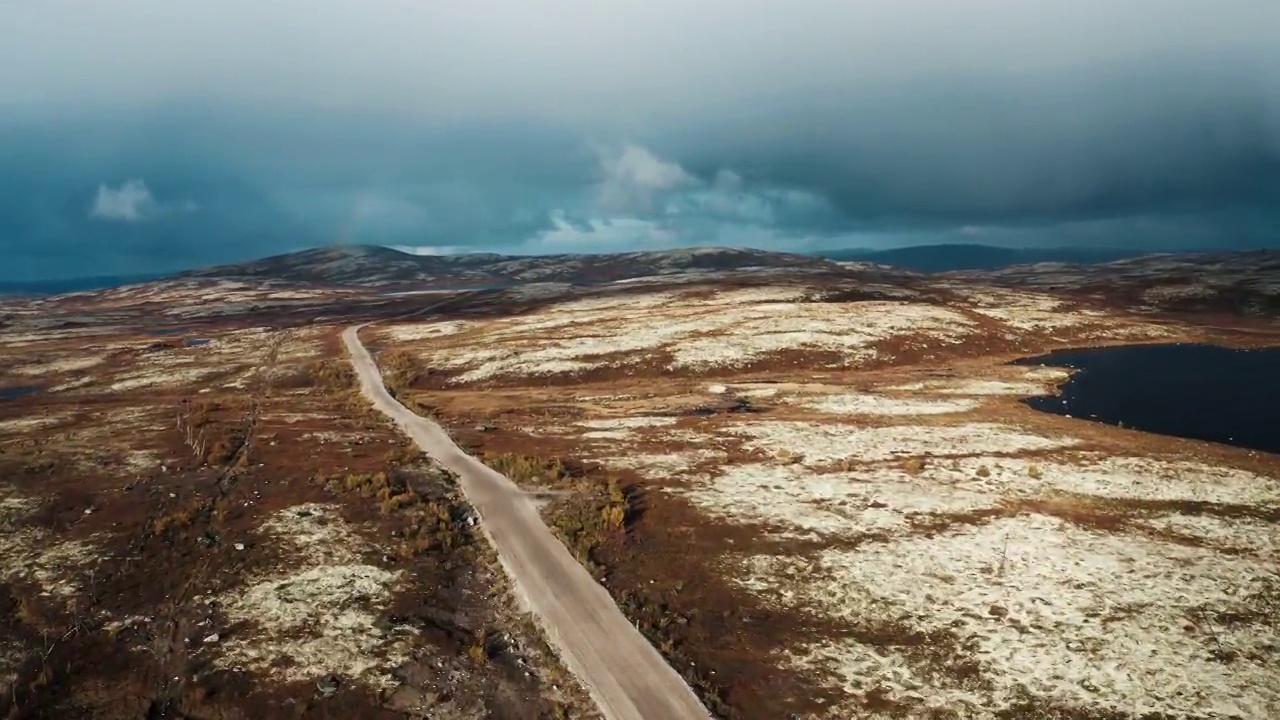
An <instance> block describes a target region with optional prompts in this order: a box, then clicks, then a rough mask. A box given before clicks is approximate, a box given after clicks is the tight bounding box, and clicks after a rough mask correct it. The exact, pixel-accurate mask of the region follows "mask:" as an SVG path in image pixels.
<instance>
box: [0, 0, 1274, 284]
mask: <svg viewBox="0 0 1280 720" xmlns="http://www.w3.org/2000/svg"><path fill="white" fill-rule="evenodd" d="M1276 28H1280V2H1276V0H1125V2H1116V1H1115V0H965V1H964V2H959V1H958V0H859V1H858V2H851V1H850V0H770V1H765V0H612V1H611V2H600V1H599V0H429V1H426V0H308V1H307V2H303V1H302V0H274V1H273V2H270V3H260V2H248V0H219V1H218V2H212V1H210V0H190V1H189V2H173V1H172V0H113V2H109V3H105V2H99V1H97V0H0V279H9V280H15V279H16V280H24V279H41V278H53V277H72V276H84V275H103V274H132V273H150V272H168V271H173V270H179V269H184V268H188V267H194V266H201V265H208V264H213V263H222V262H234V261H240V260H247V259H251V258H256V257H262V256H266V255H271V254H278V253H283V252H289V251H293V250H298V249H303V248H307V247H315V246H320V245H327V244H336V243H369V244H379V245H388V246H393V247H401V248H406V249H410V250H411V251H413V252H419V253H423V254H432V253H454V252H470V251H494V252H507V253H518V254H543V253H555V252H582V251H589V252H609V251H625V250H635V249H662V248H669V247H678V246H690V245H736V246H752V247H762V248H770V249H780V250H790V251H812V250H819V249H832V248H844V247H869V248H881V247H896V246H904V245H913V244H925V243H938V242H978V243H987V244H998V245H1013V246H1019V245H1021V246H1052V245H1080V246H1084V245H1088V246H1113V247H1138V248H1151V249H1153V250H1176V249H1188V248H1207V247H1222V248H1245V247H1271V246H1280V43H1278V42H1276V41H1275V33H1276Z"/></svg>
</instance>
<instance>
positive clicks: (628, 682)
mask: <svg viewBox="0 0 1280 720" xmlns="http://www.w3.org/2000/svg"><path fill="white" fill-rule="evenodd" d="M362 327H364V326H363V325H357V326H354V327H350V328H347V329H346V330H345V331H344V332H343V334H342V340H343V342H344V343H345V344H346V347H347V352H348V353H349V354H350V355H351V363H352V365H353V366H354V367H355V370H356V374H357V375H358V376H359V378H360V390H361V392H363V393H364V395H365V397H367V398H368V399H369V400H370V401H371V402H372V403H373V406H374V407H375V408H377V409H378V410H379V411H380V412H382V413H383V414H385V415H387V416H388V417H390V418H391V419H392V420H394V421H395V423H396V424H397V425H399V426H400V428H401V429H402V430H403V431H404V432H405V434H406V435H408V436H409V437H410V438H411V439H412V440H413V441H414V442H415V443H416V444H417V445H418V447H419V448H421V449H422V450H423V451H424V452H426V453H427V454H428V455H430V456H431V457H433V458H435V460H436V461H437V462H439V463H440V464H441V465H443V466H445V467H446V468H448V469H449V470H451V471H453V472H454V473H456V474H457V476H458V481H459V484H460V485H461V486H462V491H463V493H464V494H465V495H466V498H467V500H468V501H469V502H470V503H471V505H472V507H474V508H475V510H476V512H477V513H479V515H480V519H481V523H480V527H481V528H482V529H483V530H484V532H485V534H486V536H487V537H488V538H489V541H490V542H491V543H492V544H493V547H494V548H495V549H496V550H497V552H498V558H499V560H500V561H501V563H502V567H503V569H504V570H505V571H506V573H507V575H508V576H509V577H510V578H511V580H512V584H513V585H514V586H515V588H516V592H518V593H520V595H521V599H522V600H523V601H524V603H525V605H526V607H528V609H529V610H530V611H532V612H533V615H534V617H535V618H536V619H537V621H538V623H539V625H541V627H542V630H543V632H544V633H546V635H547V639H548V640H549V641H550V642H551V644H552V646H553V647H554V648H555V650H556V652H557V653H558V654H559V656H560V659H561V661H562V662H563V663H564V664H565V666H566V667H567V668H568V669H569V671H570V672H571V673H573V674H574V676H576V677H577V678H578V680H579V681H581V682H582V684H583V686H585V687H586V688H587V691H588V692H589V693H590V694H591V698H592V699H593V700H594V701H595V703H596V706H597V707H598V708H599V709H600V712H601V713H602V714H603V715H604V717H605V718H607V720H686V719H690V718H708V717H710V713H708V712H707V710H706V708H704V707H703V705H702V703H701V702H700V701H699V700H698V697H697V696H696V695H694V693H693V691H692V690H691V689H690V688H689V686H688V685H687V684H686V683H685V681H684V679H683V678H681V677H680V675H679V674H678V673H677V672H676V671H675V670H673V669H672V668H671V666H670V665H668V664H667V663H666V661H665V660H664V659H663V657H662V655H661V654H659V653H658V651H657V650H655V649H654V647H653V646H652V645H650V644H649V642H648V640H646V639H645V637H644V636H643V635H641V634H640V631H639V630H637V629H636V628H635V627H634V626H633V625H632V624H631V622H630V621H628V620H627V618H626V616H624V615H623V614H622V611H621V610H619V609H618V606H617V605H616V604H615V603H614V602H613V598H612V597H610V596H609V593H608V592H607V591H606V590H605V589H604V588H603V587H602V586H600V584H598V583H597V582H596V581H595V579H593V578H592V577H591V574H590V573H588V572H587V571H586V569H585V568H583V567H582V566H581V565H580V564H578V561H577V560H576V559H574V557H573V556H572V555H571V554H569V551H568V550H567V549H566V548H565V546H564V545H563V544H562V543H561V542H560V540H559V539H557V538H556V536H555V535H553V534H552V533H551V530H550V529H548V528H547V526H546V525H545V524H544V523H543V522H542V518H541V517H540V516H539V515H538V511H537V509H536V508H535V507H534V506H533V503H532V502H530V500H529V498H528V496H526V494H525V493H524V492H523V491H521V490H520V488H519V487H517V486H516V484H515V483H514V482H512V481H511V480H510V479H509V478H507V477H505V476H503V475H502V474H501V473H498V472H496V471H495V470H493V469H491V468H489V467H487V466H485V465H484V464H483V463H481V462H480V461H479V460H476V459H475V458H474V457H471V456H470V455H468V454H466V453H464V452H462V450H460V449H459V448H458V446H457V445H456V444H454V442H453V440H451V439H450V438H449V436H448V434H446V433H445V432H444V430H442V429H441V428H440V426H439V425H437V424H435V423H434V422H431V421H430V420H427V419H425V418H423V417H420V416H418V415H415V414H414V413H412V412H410V411H409V409H408V408H406V407H405V406H404V405H401V404H400V403H399V402H397V401H396V400H395V399H394V398H392V397H391V395H390V393H388V392H387V390H386V387H384V386H383V384H382V375H381V373H379V371H378V367H377V365H376V364H375V363H374V361H373V358H372V357H371V356H370V355H369V351H368V350H367V349H366V348H365V347H364V345H363V344H362V343H361V341H360V334H359V333H360V329H361V328H362Z"/></svg>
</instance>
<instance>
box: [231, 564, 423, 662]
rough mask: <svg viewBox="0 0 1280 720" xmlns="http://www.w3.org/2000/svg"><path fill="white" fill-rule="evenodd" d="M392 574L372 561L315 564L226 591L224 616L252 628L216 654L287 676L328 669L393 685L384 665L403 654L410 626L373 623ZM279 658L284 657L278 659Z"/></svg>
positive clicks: (386, 596)
mask: <svg viewBox="0 0 1280 720" xmlns="http://www.w3.org/2000/svg"><path fill="white" fill-rule="evenodd" d="M400 575H401V573H399V572H388V571H386V570H382V569H380V568H377V567H374V566H372V565H321V566H317V567H310V568H305V569H301V570H299V571H297V572H293V573H288V574H286V575H284V576H281V577H275V578H272V579H269V580H263V581H261V582H258V583H255V584H253V585H251V586H250V587H249V588H248V589H247V590H243V591H241V592H237V593H233V594H232V595H230V596H229V597H227V598H225V600H224V602H225V603H226V605H225V612H226V614H227V617H228V618H229V619H230V620H232V621H233V622H247V623H250V624H251V625H252V626H253V628H254V630H253V631H251V634H250V636H249V637H247V638H233V639H232V640H231V641H230V642H228V643H226V644H225V645H224V646H223V655H222V657H221V660H220V662H221V664H222V665H223V666H226V667H244V668H248V669H252V670H256V671H258V672H262V673H266V674H270V675H272V676H275V677H278V678H280V679H282V680H287V681H299V680H313V679H315V678H317V677H320V676H323V675H327V674H336V675H339V676H341V677H342V678H344V679H345V680H358V681H362V682H365V683H367V684H369V685H372V686H374V687H389V686H393V685H394V684H395V683H394V681H393V680H392V679H391V677H390V676H389V674H388V672H389V671H390V670H391V669H392V668H394V667H396V666H398V665H400V664H402V663H404V662H407V661H408V659H409V657H410V655H409V650H410V646H411V643H410V639H411V638H412V635H413V633H412V631H404V632H402V633H400V634H397V633H395V632H388V631H384V630H382V629H380V628H378V627H377V626H376V624H377V618H378V615H377V611H378V610H379V609H381V608H382V607H385V605H386V603H387V602H388V601H389V598H390V589H391V587H392V586H393V585H394V584H395V583H396V582H397V581H398V580H399V578H400ZM282 659H284V660H288V661H289V662H288V664H286V665H284V666H283V667H281V666H280V664H279V661H280V660H282Z"/></svg>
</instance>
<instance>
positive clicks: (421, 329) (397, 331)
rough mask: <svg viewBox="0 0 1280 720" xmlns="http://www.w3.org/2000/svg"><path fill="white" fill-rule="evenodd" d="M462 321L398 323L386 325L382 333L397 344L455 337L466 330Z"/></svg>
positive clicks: (465, 324)
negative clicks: (397, 342)
mask: <svg viewBox="0 0 1280 720" xmlns="http://www.w3.org/2000/svg"><path fill="white" fill-rule="evenodd" d="M469 324H470V323H467V322H466V321H463V320H446V321H443V322H423V323H400V324H396V325H388V326H386V327H385V328H383V330H382V331H383V332H384V333H386V334H387V335H389V336H391V338H392V339H393V340H396V341H399V342H410V341H413V340H426V339H428V338H437V337H445V336H447V335H456V334H458V333H460V332H462V331H463V330H466V329H467V327H468V325H469Z"/></svg>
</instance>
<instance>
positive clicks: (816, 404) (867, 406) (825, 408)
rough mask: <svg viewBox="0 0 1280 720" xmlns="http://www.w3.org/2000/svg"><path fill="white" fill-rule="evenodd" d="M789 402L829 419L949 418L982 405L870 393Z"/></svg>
mask: <svg viewBox="0 0 1280 720" xmlns="http://www.w3.org/2000/svg"><path fill="white" fill-rule="evenodd" d="M789 402H790V403H791V404H793V405H799V406H800V407H804V408H808V409H810V410H817V411H818V412H821V413H827V414H829V415H946V414H950V413H961V412H967V411H969V410H973V409H975V408H977V407H978V405H979V404H980V403H979V401H977V400H970V399H952V398H947V399H927V398H915V397H905V398H904V397H892V396H889V395H875V394H871V393H836V394H832V395H816V396H802V397H797V398H792V399H791V400H790V401H789Z"/></svg>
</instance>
